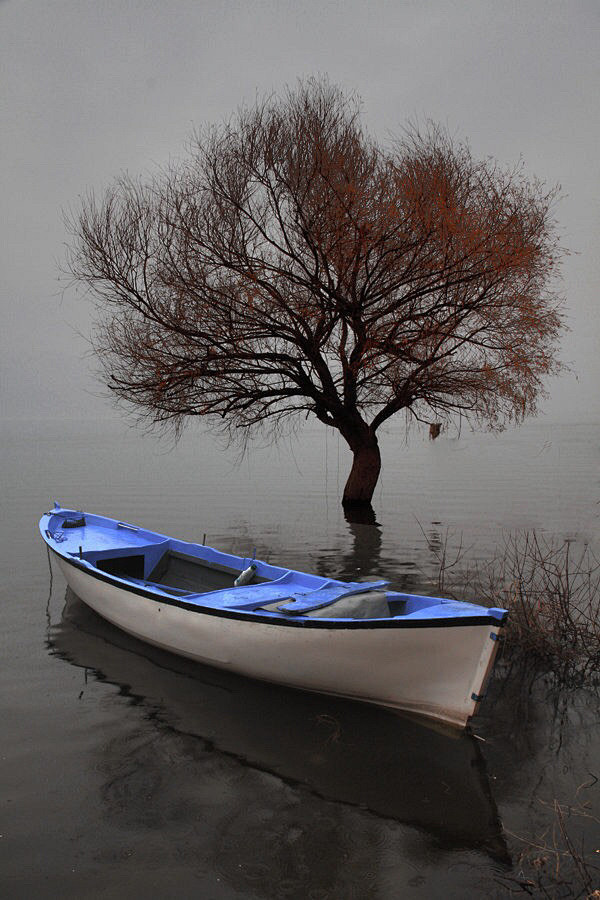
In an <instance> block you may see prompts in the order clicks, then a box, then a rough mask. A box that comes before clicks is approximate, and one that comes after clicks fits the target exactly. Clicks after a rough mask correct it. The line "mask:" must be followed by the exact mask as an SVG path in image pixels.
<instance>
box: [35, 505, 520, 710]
mask: <svg viewBox="0 0 600 900" xmlns="http://www.w3.org/2000/svg"><path fill="white" fill-rule="evenodd" d="M40 532H41V535H42V537H43V538H44V540H45V542H46V544H47V545H48V547H49V549H50V550H51V551H52V554H53V556H54V558H55V559H56V560H57V562H58V564H59V566H60V569H61V571H62V572H63V574H64V576H65V578H66V580H67V583H68V584H69V586H70V587H71V589H72V590H73V591H74V593H75V594H76V595H77V596H78V597H79V598H80V599H81V600H83V601H84V603H86V604H87V605H88V606H90V607H91V608H92V609H94V610H95V611H96V612H97V613H99V614H100V615H101V616H103V617H104V618H105V619H107V620H108V621H109V622H112V623H113V624H114V625H116V626H118V627H119V628H122V629H123V630H124V631H126V632H128V633H129V634H132V635H134V636H135V637H138V638H140V639H142V640H144V641H147V642H149V643H150V644H154V645H156V646H158V647H162V648H163V649H166V650H170V651H171V652H173V653H177V654H179V655H181V656H186V657H189V658H190V659H193V660H196V661H198V662H201V663H205V664H209V665H213V666H217V667H219V668H223V669H229V670H231V671H233V672H237V673H239V674H242V675H247V676H250V677H252V678H258V679H262V680H264V681H270V682H275V683H279V684H284V685H288V686H290V687H296V688H301V689H303V690H308V691H316V692H319V693H325V694H333V695H337V696H341V697H348V698H351V699H355V700H360V701H363V702H367V703H373V704H376V705H379V706H385V707H391V708H393V709H398V710H403V711H406V712H409V713H413V714H417V715H422V716H427V717H430V718H433V719H437V720H439V721H441V722H444V723H447V724H449V725H452V726H456V727H459V728H462V727H464V726H465V725H466V723H467V721H468V719H469V718H470V717H471V716H472V715H473V713H474V712H475V709H476V707H477V704H478V703H479V702H480V700H481V699H482V695H483V691H484V687H485V683H486V680H487V677H488V675H489V672H490V670H491V667H492V664H493V660H494V657H495V653H496V650H497V647H498V636H499V632H500V630H501V628H502V625H503V623H504V621H505V619H506V615H507V612H506V610H503V609H496V608H492V609H489V608H485V607H482V606H476V605H473V604H470V603H463V602H459V601H454V600H447V599H442V598H436V597H426V596H418V595H413V594H402V593H398V592H396V591H390V590H387V588H388V582H385V581H375V582H350V583H349V582H342V581H337V580H335V579H330V578H323V577H320V576H318V575H309V574H306V573H303V572H297V571H295V570H293V569H286V568H283V567H280V566H273V565H270V564H268V563H266V562H262V561H261V560H256V559H249V558H242V557H239V556H234V555H231V554H228V553H223V552H221V551H219V550H215V549H213V548H212V547H207V546H205V545H204V544H192V543H187V542H184V541H180V540H176V539H173V538H169V537H166V536H165V535H162V534H157V533H155V532H153V531H148V530H146V529H144V528H141V527H139V526H137V525H130V524H128V523H126V522H119V521H116V520H114V519H108V518H105V517H104V516H99V515H93V514H90V513H84V512H82V511H79V510H72V509H64V508H63V507H61V506H60V505H58V504H55V506H54V509H52V510H50V512H48V513H46V514H45V515H43V516H42V518H41V519H40Z"/></svg>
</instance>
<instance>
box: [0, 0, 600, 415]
mask: <svg viewBox="0 0 600 900" xmlns="http://www.w3.org/2000/svg"><path fill="white" fill-rule="evenodd" d="M0 65H1V79H0V117H1V118H0V135H1V137H0V141H1V147H2V167H1V179H2V217H1V220H0V231H1V241H0V246H1V247H2V263H1V268H0V303H1V304H2V337H1V358H0V377H1V388H0V389H1V407H0V409H1V411H2V414H3V415H4V416H12V415H20V414H27V413H32V414H36V415H37V414H42V415H43V414H45V413H48V414H59V415H60V414H63V413H65V414H90V413H98V414H100V415H102V414H105V413H106V412H107V407H106V405H105V403H104V401H101V400H100V399H98V398H96V397H95V396H92V395H91V394H90V392H94V391H97V390H99V387H98V385H97V383H96V382H95V380H94V378H93V377H92V376H91V375H90V369H91V366H92V362H91V360H88V359H85V358H84V354H85V353H86V346H85V342H84V341H83V340H82V338H81V337H80V336H79V335H78V333H77V332H78V331H81V332H83V333H86V332H87V331H88V330H89V326H90V321H91V310H90V308H89V306H88V305H87V304H85V303H82V302H81V301H78V300H77V299H76V298H75V296H74V293H73V292H72V291H70V292H67V293H66V294H65V296H64V297H63V299H62V300H61V299H60V291H61V284H60V283H59V281H58V261H59V260H60V259H61V258H62V256H63V253H64V251H63V246H64V242H65V240H66V239H67V235H66V232H65V229H64V226H63V223H62V213H61V209H64V208H68V207H69V206H76V205H77V198H78V196H79V195H80V194H82V193H84V192H85V191H86V190H87V189H89V188H92V187H93V188H94V189H98V190H101V189H102V188H103V186H105V185H106V184H107V183H108V182H109V181H110V179H111V178H112V177H113V176H114V175H117V174H118V173H119V172H121V171H123V170H128V171H129V172H131V173H144V172H147V171H149V170H150V169H152V168H153V167H154V166H155V165H160V164H162V163H165V162H166V161H167V160H168V159H169V158H175V157H177V156H178V154H180V153H181V152H182V150H183V147H184V144H185V140H186V138H187V136H188V135H189V132H190V131H191V129H192V127H193V126H194V125H199V124H202V123H203V122H214V121H219V120H221V119H223V118H226V117H227V116H228V115H229V114H230V113H232V112H233V111H234V110H235V108H236V107H237V105H238V104H239V103H240V102H241V101H242V100H247V101H250V102H251V101H252V99H253V98H254V96H255V94H256V93H257V92H258V93H260V94H262V93H264V92H268V91H272V90H278V89H279V88H281V87H282V86H283V85H285V84H286V83H287V84H291V83H293V82H294V81H295V80H296V78H297V77H298V76H305V75H310V74H318V73H327V74H328V75H329V76H330V78H331V80H332V81H334V82H337V83H339V84H341V85H342V86H343V87H344V88H346V89H351V90H355V91H357V92H358V93H359V94H360V96H361V97H362V99H363V102H364V114H365V120H366V122H367V125H368V127H369V128H370V130H371V131H372V132H373V133H374V134H376V135H377V136H378V137H379V138H380V139H382V140H385V139H386V137H387V135H388V133H389V132H397V131H399V130H400V128H401V127H402V125H403V123H405V122H406V120H407V118H412V119H415V118H418V119H419V120H423V119H425V118H432V119H434V120H437V121H439V122H442V123H443V124H445V125H446V126H447V127H448V128H449V129H450V131H451V132H452V133H453V134H456V136H457V137H460V138H463V137H464V138H467V139H468V140H469V141H470V143H471V146H472V149H473V151H474V153H475V155H477V156H488V155H490V156H495V157H497V158H498V160H499V161H500V162H501V163H513V162H515V161H517V160H518V159H519V157H520V156H522V157H523V159H524V161H525V165H526V171H527V172H528V173H530V174H535V175H537V176H538V177H540V178H541V179H543V180H545V181H547V182H548V183H549V184H553V183H556V182H560V183H561V184H562V187H563V192H564V194H565V195H566V197H565V199H564V200H563V201H562V203H561V204H560V205H559V207H558V210H557V216H558V219H559V222H560V225H561V230H562V235H563V243H564V244H565V245H566V246H568V247H569V248H570V249H571V250H573V251H577V255H572V256H571V257H569V258H568V259H567V260H566V263H565V266H564V291H565V293H566V296H567V301H568V307H569V324H570V327H571V329H572V330H571V333H570V334H569V335H567V337H566V338H565V341H564V344H563V354H562V355H563V359H565V361H567V362H568V363H571V364H572V365H573V367H574V368H575V369H576V371H577V374H578V379H576V378H575V377H574V376H564V377H563V378H561V379H560V381H553V382H551V383H550V385H549V387H550V391H551V398H550V400H549V401H548V402H547V403H546V404H545V407H544V408H545V410H546V412H547V415H548V417H549V418H553V419H561V420H572V421H584V420H590V419H596V420H597V419H598V417H599V416H600V391H599V390H598V388H599V385H600V377H599V376H600V321H599V320H600V316H598V314H597V290H598V286H599V284H600V263H599V259H600V254H599V247H598V243H599V242H598V235H599V233H600V114H599V105H598V96H599V94H600V77H599V76H600V2H598V0H592V2H577V0H570V2H568V3H567V2H537V0H536V2H518V3H516V2H515V3H513V2H507V0H493V2H479V0H468V2H462V3H455V2H451V0H444V2H409V0H395V2H384V0H372V2H358V0H354V2H327V0H306V2H303V0H296V2H287V0H285V2H267V0H264V2H258V0H248V2H238V3H233V2H213V0H210V2H208V0H207V2H204V0H179V2H172V3H167V2H147V0H146V2H144V0H129V2H124V0H118V2H117V0H110V2H107V0H97V2H91V0H53V2H51V3H48V2H47V0H44V2H41V0H20V2H18V0H8V2H7V0H5V2H1V0H0Z"/></svg>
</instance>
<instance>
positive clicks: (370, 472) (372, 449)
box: [342, 431, 381, 506]
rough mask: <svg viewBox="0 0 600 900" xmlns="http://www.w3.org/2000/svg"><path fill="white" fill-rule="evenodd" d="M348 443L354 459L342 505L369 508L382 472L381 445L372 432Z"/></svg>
mask: <svg viewBox="0 0 600 900" xmlns="http://www.w3.org/2000/svg"><path fill="white" fill-rule="evenodd" d="M348 443H349V444H350V449H351V450H352V452H353V454H354V459H353V461H352V468H351V470H350V475H349V476H348V481H347V482H346V487H345V488H344V496H343V498H342V503H343V505H344V506H367V505H370V503H371V499H372V497H373V492H374V491H375V486H376V484H377V480H378V478H379V472H380V470H381V454H380V452H379V444H378V443H377V438H376V436H375V435H374V434H373V432H371V431H368V432H367V433H366V434H362V435H360V437H356V438H354V439H353V440H351V441H348Z"/></svg>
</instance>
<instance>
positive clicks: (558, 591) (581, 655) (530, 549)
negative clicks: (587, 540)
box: [477, 532, 600, 675]
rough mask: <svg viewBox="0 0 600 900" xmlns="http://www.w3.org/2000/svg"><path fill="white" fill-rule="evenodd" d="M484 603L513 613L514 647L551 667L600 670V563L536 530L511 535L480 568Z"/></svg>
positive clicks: (588, 671) (584, 551)
mask: <svg viewBox="0 0 600 900" xmlns="http://www.w3.org/2000/svg"><path fill="white" fill-rule="evenodd" d="M478 575H479V577H478V579H477V582H478V587H479V590H480V592H481V594H480V596H481V600H482V602H486V603H489V604H490V605H492V606H503V607H505V608H506V609H508V610H509V612H510V615H509V619H508V626H507V642H508V644H509V647H512V652H515V653H517V654H526V655H527V656H528V657H529V658H530V659H532V660H535V661H537V662H539V663H542V664H545V665H547V666H548V667H549V668H552V669H555V670H556V669H559V668H564V667H567V668H570V669H571V670H572V671H573V672H575V671H577V672H578V673H579V674H581V675H597V674H598V673H597V670H598V666H599V663H600V562H599V561H598V560H597V559H596V558H595V556H594V555H593V553H592V551H591V550H590V548H589V547H588V546H584V547H583V548H580V549H579V550H574V549H573V543H572V542H571V541H564V542H562V543H557V542H556V541H555V540H552V539H547V538H544V537H540V536H539V535H538V534H536V532H526V533H524V534H522V535H514V534H511V535H508V536H506V537H505V540H504V547H503V552H502V553H501V554H500V555H499V556H498V557H497V558H496V559H494V560H492V561H491V562H490V563H488V564H487V565H486V566H483V567H481V566H480V567H479V571H478Z"/></svg>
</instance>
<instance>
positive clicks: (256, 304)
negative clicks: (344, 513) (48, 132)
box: [69, 79, 563, 503]
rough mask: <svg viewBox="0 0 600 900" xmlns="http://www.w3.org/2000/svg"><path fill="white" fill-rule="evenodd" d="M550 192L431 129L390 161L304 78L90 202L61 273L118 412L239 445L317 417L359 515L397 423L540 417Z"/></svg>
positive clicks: (549, 337) (387, 151) (549, 323)
mask: <svg viewBox="0 0 600 900" xmlns="http://www.w3.org/2000/svg"><path fill="white" fill-rule="evenodd" d="M556 193H557V192H556V189H551V190H548V189H547V188H546V187H545V186H544V184H543V183H541V182H539V181H537V180H535V179H530V178H527V177H526V176H525V174H524V172H523V167H522V166H521V165H519V166H517V167H515V168H512V169H503V168H501V167H500V166H499V165H498V164H497V163H496V162H495V161H493V160H490V159H485V160H479V161H478V160H475V159H474V158H473V156H472V153H471V151H470V149H469V147H468V145H466V144H465V143H458V142H456V141H454V140H453V139H451V138H450V136H449V135H448V134H447V132H446V131H444V130H443V129H441V128H439V127H436V126H434V125H431V124H430V125H428V126H427V128H426V129H425V130H419V129H417V128H414V127H413V128H409V129H408V130H407V131H406V132H405V133H404V134H403V135H402V136H401V137H400V138H399V139H397V140H394V141H391V142H390V144H389V145H388V146H382V145H381V144H380V143H378V142H377V141H375V140H374V139H373V138H372V137H370V136H369V135H368V134H367V133H366V131H365V129H364V128H363V125H362V123H361V118H360V109H359V104H358V102H357V101H356V99H355V98H353V97H351V96H348V95H346V94H344V92H343V91H341V90H340V89H339V88H337V87H335V86H333V85H331V84H329V83H328V82H327V81H326V80H312V79H311V80H309V81H306V82H300V83H299V85H298V86H297V88H296V89H294V90H288V91H287V92H286V93H285V94H284V95H283V96H281V97H270V98H268V99H266V100H264V101H260V102H257V103H256V104H255V105H254V106H252V107H250V108H242V109H241V110H240V111H239V112H238V113H237V115H236V116H235V117H234V118H232V119H231V121H229V122H227V123H225V124H223V125H221V126H218V127H213V128H206V129H205V130H203V131H201V132H198V133H196V134H195V135H194V136H193V138H192V140H191V142H190V145H189V148H188V154H187V156H186V157H185V159H184V160H183V161H181V162H179V163H176V164H173V165H172V166H170V167H169V168H168V169H167V170H166V171H161V172H159V173H157V174H156V175H155V176H154V177H152V178H150V179H147V180H145V181H144V180H136V179H132V178H130V177H120V178H119V179H117V180H116V181H115V183H114V184H113V185H112V187H110V188H109V189H108V190H107V191H106V192H105V194H104V195H103V196H102V197H101V198H96V197H95V196H94V195H89V196H88V197H87V198H86V199H84V200H83V202H82V204H81V208H80V210H79V211H78V213H77V214H76V215H75V216H73V217H72V219H71V228H72V234H73V242H72V245H71V248H70V255H69V267H70V271H71V273H72V274H73V276H74V278H75V280H76V281H77V282H80V283H83V284H85V285H86V286H88V287H89V288H90V290H91V293H92V295H93V297H94V298H95V300H96V302H97V304H98V311H99V317H98V321H97V327H96V330H95V334H94V338H93V342H94V346H95V350H96V352H97V354H98V357H99V359H100V361H101V363H102V366H103V368H104V372H105V377H106V380H107V384H108V386H109V388H110V390H111V391H112V392H113V393H114V394H115V395H116V397H117V398H119V399H120V400H122V401H125V402H126V403H127V404H129V405H133V407H135V408H136V409H137V410H138V411H139V413H140V414H141V415H142V416H143V417H145V418H146V419H148V420H149V421H151V422H152V423H158V424H165V423H166V424H171V425H173V426H174V427H175V428H176V429H179V428H181V427H182V425H183V424H184V423H185V421H186V420H187V419H188V418H189V417H192V416H204V417H207V418H208V419H211V420H213V421H216V422H218V423H219V424H220V425H221V426H223V427H225V428H226V429H228V430H229V431H230V432H231V433H233V434H238V435H245V434H250V433H252V432H253V431H254V430H255V429H257V428H260V427H264V426H270V427H271V428H272V429H273V430H274V434H275V435H276V434H277V432H278V430H279V429H281V428H282V427H283V426H284V425H285V424H286V423H287V422H290V423H291V422H293V421H294V418H295V417H297V416H298V415H312V416H316V417H317V419H319V421H320V422H322V423H323V424H324V425H326V426H330V427H333V428H336V429H338V430H339V432H340V433H341V435H342V436H343V437H344V439H345V440H346V442H347V444H348V446H349V447H350V449H351V451H352V453H353V465H352V470H351V472H350V476H349V479H348V482H347V484H346V488H345V491H344V498H343V502H344V503H368V502H370V500H371V497H372V495H373V491H374V488H375V485H376V482H377V479H378V476H379V471H380V465H381V461H380V454H379V447H378V441H377V430H378V429H379V428H380V426H381V425H383V423H384V422H386V421H388V420H389V419H390V418H391V417H392V416H394V415H395V414H397V413H399V412H401V411H404V412H405V413H406V414H407V415H408V416H409V418H414V419H416V420H418V421H422V422H440V421H441V422H445V421H449V420H451V419H453V418H454V417H456V416H460V417H464V418H466V419H467V420H471V421H473V422H476V423H478V424H480V425H484V426H488V427H492V428H494V427H502V426H503V425H504V424H506V422H507V421H520V420H522V419H523V418H524V417H525V416H527V415H529V414H532V413H534V412H535V411H536V403H537V401H538V398H539V397H540V396H541V395H543V391H544V380H545V378H546V377H547V376H548V375H550V374H552V373H554V372H556V371H557V369H558V366H559V364H558V362H557V360H556V349H557V341H558V338H559V334H560V331H561V328H562V324H563V320H562V314H561V311H560V297H559V296H557V294H556V293H555V292H554V291H553V290H552V286H553V283H554V276H555V275H556V273H557V270H558V267H559V264H560V260H561V255H562V251H561V249H560V247H559V243H558V239H557V236H556V225H555V222H554V219H553V204H554V200H555V198H556Z"/></svg>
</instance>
